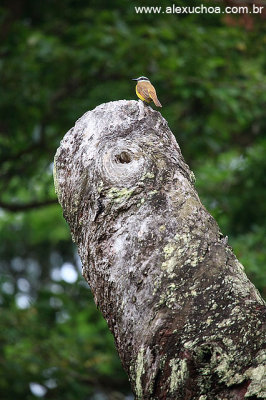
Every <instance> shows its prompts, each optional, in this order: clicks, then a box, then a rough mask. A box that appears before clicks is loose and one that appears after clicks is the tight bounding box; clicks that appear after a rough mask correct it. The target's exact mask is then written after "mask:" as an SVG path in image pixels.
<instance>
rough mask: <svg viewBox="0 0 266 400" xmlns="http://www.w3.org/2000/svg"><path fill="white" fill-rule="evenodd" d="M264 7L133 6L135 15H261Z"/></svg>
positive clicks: (202, 5) (253, 5) (201, 5)
mask: <svg viewBox="0 0 266 400" xmlns="http://www.w3.org/2000/svg"><path fill="white" fill-rule="evenodd" d="M263 9H264V6H261V5H256V4H252V6H250V7H249V6H227V7H220V6H205V5H204V4H200V5H199V6H176V5H175V4H172V6H168V7H159V6H158V7H153V6H150V7H145V6H139V7H137V6H135V12H136V13H137V14H261V13H262V10H263Z"/></svg>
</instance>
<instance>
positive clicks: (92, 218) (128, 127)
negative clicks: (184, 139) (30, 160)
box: [55, 100, 266, 400]
mask: <svg viewBox="0 0 266 400" xmlns="http://www.w3.org/2000/svg"><path fill="white" fill-rule="evenodd" d="M193 180H194V176H193V173H192V172H191V171H190V170H189V167H188V166H187V164H186V163H185V161H184V159H183V157H182V154H181V152H180V148H179V146H178V144H177V143H176V140H175V138H174V136H173V134H172V133H171V131H170V129H169V127H168V125H167V122H166V121H165V120H164V118H162V116H161V114H160V113H159V112H157V111H154V110H153V109H152V108H150V107H149V106H144V105H143V103H142V102H136V101H125V100H123V101H117V102H111V103H107V104H103V105H101V106H99V107H97V108H95V109H94V110H93V111H89V112H87V113H86V114H84V116H83V117H82V118H80V119H79V120H78V121H77V123H76V124H75V126H74V128H72V129H71V130H70V131H69V132H68V133H67V134H66V135H65V137H64V139H63V140H62V142H61V145H60V147H59V149H58V151H57V153H56V157H55V186H56V191H57V194H58V198H59V202H60V204H61V205H62V207H63V211H64V216H65V218H66V220H67V222H68V223H69V226H70V229H71V232H72V237H73V240H74V241H75V242H76V244H77V246H78V251H79V254H80V257H81V260H82V264H83V275H84V277H85V279H86V280H87V281H88V283H89V285H90V287H91V290H92V292H93V295H94V299H95V302H96V304H97V306H98V307H99V308H100V310H101V311H102V313H103V315H104V317H105V319H106V320H107V322H108V325H109V328H110V329H111V331H112V333H113V335H114V337H115V341H116V346H117V350H118V353H119V356H120V358H121V360H122V363H123V366H124V368H125V370H126V371H127V373H128V375H129V378H130V381H131V384H132V388H133V391H134V393H135V396H136V399H154V400H156V399H175V400H178V399H180V400H184V399H187V400H188V399H199V400H208V399H210V400H214V399H216V400H219V399H221V400H222V399H223V400H224V399H235V400H237V399H244V398H249V399H257V398H264V397H265V396H266V390H265V386H263V384H265V379H266V378H265V369H264V367H263V359H265V353H264V352H263V343H264V337H263V311H265V307H264V303H263V300H262V299H261V297H260V295H259V293H258V292H257V290H256V289H255V287H254V286H253V285H252V283H251V282H250V281H249V280H248V279H247V277H246V275H245V272H244V270H243V267H242V265H241V264H240V263H239V261H238V260H237V259H236V257H235V256H234V254H233V252H232V249H231V248H230V246H228V244H227V241H226V240H225V238H224V237H223V235H222V234H221V232H220V231H219V227H218V225H217V223H216V222H215V220H214V219H213V218H212V216H211V215H210V214H209V213H208V212H207V210H206V209H205V208H204V206H203V205H202V204H201V202H200V200H199V197H198V194H197V192H196V190H195V188H194V184H193ZM206 184H208V183H207V182H206Z"/></svg>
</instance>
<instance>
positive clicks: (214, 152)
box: [0, 0, 266, 400]
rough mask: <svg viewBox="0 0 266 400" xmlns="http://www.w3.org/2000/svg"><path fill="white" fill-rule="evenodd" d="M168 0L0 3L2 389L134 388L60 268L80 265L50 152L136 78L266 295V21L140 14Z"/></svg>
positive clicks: (79, 286) (13, 392)
mask: <svg viewBox="0 0 266 400" xmlns="http://www.w3.org/2000/svg"><path fill="white" fill-rule="evenodd" d="M175 3H176V4H183V5H188V4H189V5H192V4H198V2H196V1H194V2H193V1H188V0H186V1H183V2H182V1H181V2H180V1H179V2H177V1H176V2H175ZM171 4H172V2H170V1H169V0H168V1H165V0H162V1H157V2H156V1H131V0H120V1H110V0H105V1H104V0H97V1H85V0H77V1H70V0H64V1H55V0H46V1H34V0H28V1H26V0H25V1H21V0H17V1H14V0H13V1H2V2H1V5H0V28H1V41H0V80H1V85H0V113H1V116H0V151H1V153H0V165H1V169H0V206H1V209H0V227H1V229H0V252H1V262H0V268H1V278H0V302H1V314H0V315H1V316H0V371H1V373H0V399H1V400H2V399H5V400H9V399H12V400H14V399H16V400H19V399H23V400H30V399H35V398H36V395H34V394H33V392H34V390H33V392H32V391H31V390H30V383H31V384H32V383H36V384H39V385H42V386H41V387H40V390H43V393H44V392H45V395H44V397H43V398H47V399H53V400H58V399H64V400H72V399H73V400H77V399H79V400H85V399H98V400H99V399H113V400H114V399H124V398H125V397H124V395H122V393H125V394H127V393H129V392H130V389H129V385H128V382H127V378H126V376H125V374H124V373H123V371H122V369H121V366H120V363H119V360H118V358H117V355H116V353H115V350H114V345H113V340H112V337H111V335H110V334H109V333H108V331H107V328H106V324H105V322H104V321H103V319H102V317H101V315H100V313H99V312H98V311H97V310H96V307H95V305H94V303H93V300H92V296H91V294H90V291H89V289H88V287H87V285H86V284H85V282H84V280H83V278H82V277H81V276H79V278H78V280H77V281H76V282H75V283H68V282H65V281H64V280H63V279H62V277H60V268H61V267H62V265H63V264H64V263H66V262H68V263H72V264H73V265H74V268H75V269H76V270H77V271H79V266H78V264H79V262H78V257H77V255H76V249H75V247H74V246H73V245H72V243H71V238H70V234H69V229H68V227H67V225H66V223H65V222H64V220H63V217H62V210H61V208H60V207H59V205H57V203H56V197H55V194H54V187H53V179H52V168H53V165H52V163H53V157H54V154H55V151H56V148H57V147H58V145H59V142H60V139H61V138H62V137H63V135H64V134H65V132H66V131H67V130H68V129H70V128H71V127H72V126H73V125H74V123H75V121H76V120H77V119H78V118H79V117H80V116H81V115H82V114H83V113H84V112H86V111H87V110H89V109H92V108H94V107H95V106H97V105H98V104H101V103H104V102H108V101H112V100H119V99H135V98H136V96H135V92H134V82H132V81H131V78H132V77H137V76H140V75H147V76H148V77H149V78H150V79H151V81H152V83H153V84H154V85H155V86H156V89H157V93H158V97H159V99H160V101H161V103H162V104H163V108H162V110H160V111H161V112H162V115H163V116H164V117H165V118H166V119H167V121H168V123H169V126H170V128H171V129H172V131H173V132H174V134H175V135H176V138H177V141H178V143H179V144H180V146H181V149H182V152H183V155H184V157H185V159H186V161H187V162H188V164H189V165H190V167H191V168H192V169H193V170H194V173H195V175H196V187H197V190H198V192H199V194H200V197H201V200H202V202H203V203H204V205H205V206H206V207H207V209H208V210H209V211H210V212H211V213H212V215H213V216H214V217H215V218H216V220H217V221H218V223H219V225H220V227H221V230H222V232H223V233H224V235H228V236H229V243H230V244H231V246H232V247H233V249H234V251H235V253H236V255H237V256H238V258H239V259H240V261H241V262H242V263H243V264H244V265H245V268H246V272H247V274H248V276H249V277H250V279H251V280H252V281H253V282H254V284H255V285H256V286H257V287H258V288H259V290H260V291H261V293H263V292H264V294H265V292H266V289H265V288H266V281H265V261H266V255H265V244H266V235H265V230H266V229H265V220H266V188H265V184H266V157H265V152H266V136H265V126H266V115H265V106H266V78H265V70H266V51H265V48H266V29H265V19H264V20H263V19H261V18H259V17H257V18H253V17H252V16H249V19H248V20H243V19H241V18H240V16H235V17H233V19H232V20H231V21H228V19H227V20H226V19H225V15H223V14H218V15H214V14H212V15H209V14H206V15H202V14H194V15H154V14H150V15H148V14H147V15H144V14H142V15H137V14H136V13H135V12H134V6H135V5H161V6H165V5H167V6H169V5H171ZM206 4H209V5H210V3H206ZM218 4H219V5H222V3H221V2H220V3H218ZM31 387H33V386H31ZM35 393H36V392H35ZM39 393H41V392H39ZM97 393H98V394H97ZM103 393H105V395H106V397H104V396H103ZM97 396H98V397H97Z"/></svg>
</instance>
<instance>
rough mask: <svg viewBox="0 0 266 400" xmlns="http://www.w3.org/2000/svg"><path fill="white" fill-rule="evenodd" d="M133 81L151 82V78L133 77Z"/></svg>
mask: <svg viewBox="0 0 266 400" xmlns="http://www.w3.org/2000/svg"><path fill="white" fill-rule="evenodd" d="M132 81H138V82H140V81H146V82H150V80H149V79H148V78H147V77H146V76H140V77H139V78H133V79H132Z"/></svg>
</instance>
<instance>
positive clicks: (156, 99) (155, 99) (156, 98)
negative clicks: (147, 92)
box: [152, 94, 162, 107]
mask: <svg viewBox="0 0 266 400" xmlns="http://www.w3.org/2000/svg"><path fill="white" fill-rule="evenodd" d="M152 100H153V102H154V104H155V105H156V106H157V107H162V105H161V103H160V102H159V100H158V97H157V96H156V94H154V95H153V96H152Z"/></svg>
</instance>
